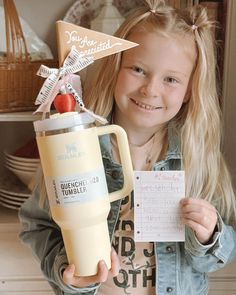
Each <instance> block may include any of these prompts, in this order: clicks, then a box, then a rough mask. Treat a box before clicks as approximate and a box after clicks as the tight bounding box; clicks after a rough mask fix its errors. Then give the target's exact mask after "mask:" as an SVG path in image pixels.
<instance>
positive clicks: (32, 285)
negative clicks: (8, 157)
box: [0, 113, 54, 295]
mask: <svg viewBox="0 0 236 295" xmlns="http://www.w3.org/2000/svg"><path fill="white" fill-rule="evenodd" d="M33 119H36V118H35V117H33V115H31V114H29V113H12V114H1V115H0V135H1V138H2V139H3V138H5V139H6V140H1V165H0V166H1V173H4V171H3V166H4V159H3V153H2V152H3V150H5V149H6V148H12V147H14V146H16V145H18V144H21V143H23V142H24V141H25V140H26V139H28V138H30V136H32V135H33V127H32V120H33ZM21 129H22V130H21ZM16 131H17V132H18V133H20V135H19V134H17V132H16ZM19 131H22V132H19ZM9 135H10V136H9ZM15 140H17V141H15ZM20 228H21V225H20V223H19V219H18V211H17V210H14V209H8V208H6V207H3V206H1V205H0V262H1V268H0V294H1V295H8V294H11V295H26V294H30V295H34V294H38V295H53V294H54V293H53V291H52V289H51V287H50V285H49V284H48V282H47V281H46V279H45V278H44V277H43V275H42V272H41V270H40V264H39V262H38V261H37V260H36V258H35V257H34V256H33V254H32V252H31V249H29V248H28V247H27V246H26V245H24V244H23V243H22V242H21V241H20V240H19V238H18V235H19V232H20Z"/></svg>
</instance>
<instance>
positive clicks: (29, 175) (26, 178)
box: [8, 167, 36, 186]
mask: <svg viewBox="0 0 236 295" xmlns="http://www.w3.org/2000/svg"><path fill="white" fill-rule="evenodd" d="M8 169H9V170H10V171H12V172H13V173H14V174H15V175H16V176H17V177H18V178H19V179H20V180H21V181H22V182H23V183H24V184H25V185H26V186H28V185H29V184H30V182H31V181H32V179H33V178H34V177H35V174H36V172H28V171H21V170H17V169H14V168H10V167H8Z"/></svg>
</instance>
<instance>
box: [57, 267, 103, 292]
mask: <svg viewBox="0 0 236 295" xmlns="http://www.w3.org/2000/svg"><path fill="white" fill-rule="evenodd" d="M107 277H108V269H107V266H106V263H105V262H104V261H99V263H98V273H97V274H96V275H93V276H87V277H77V276H75V266H74V265H69V266H68V267H67V268H66V269H65V270H64V272H63V281H64V283H65V284H67V285H72V286H75V287H81V288H82V287H87V286H89V285H92V284H96V283H103V282H105V281H106V280H107Z"/></svg>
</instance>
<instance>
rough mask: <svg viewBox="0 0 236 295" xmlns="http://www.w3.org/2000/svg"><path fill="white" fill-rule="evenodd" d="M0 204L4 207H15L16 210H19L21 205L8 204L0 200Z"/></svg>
mask: <svg viewBox="0 0 236 295" xmlns="http://www.w3.org/2000/svg"><path fill="white" fill-rule="evenodd" d="M0 205H1V206H3V207H6V208H9V209H14V210H19V209H20V207H21V206H18V205H17V206H16V205H11V204H8V203H6V202H2V201H0Z"/></svg>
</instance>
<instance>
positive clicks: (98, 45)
mask: <svg viewBox="0 0 236 295" xmlns="http://www.w3.org/2000/svg"><path fill="white" fill-rule="evenodd" d="M56 30H57V43H58V44H57V46H58V58H59V64H60V65H62V63H63V61H64V59H65V58H66V56H67V55H68V53H69V52H70V50H71V47H72V46H75V47H76V49H77V50H78V51H79V53H82V54H85V56H93V58H94V60H96V59H99V58H102V57H104V56H108V55H111V54H113V53H117V52H120V51H123V50H126V49H129V48H132V47H135V46H137V45H138V44H137V43H134V42H130V41H127V40H124V39H120V38H117V37H114V36H111V35H107V34H104V33H100V32H97V31H93V30H90V29H85V28H83V27H80V26H77V25H74V24H71V23H67V22H64V21H57V22H56Z"/></svg>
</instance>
